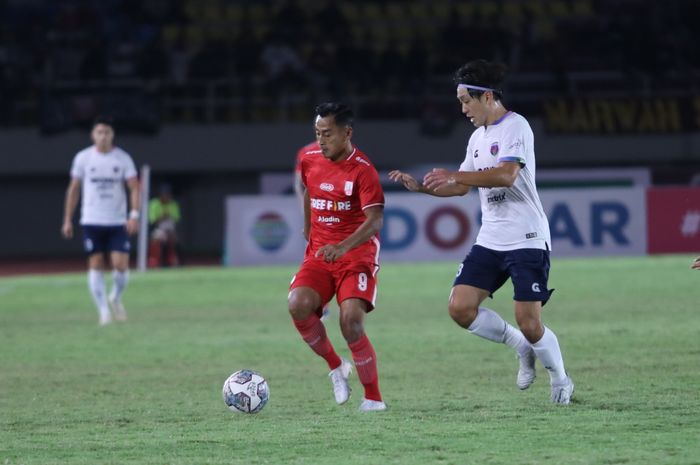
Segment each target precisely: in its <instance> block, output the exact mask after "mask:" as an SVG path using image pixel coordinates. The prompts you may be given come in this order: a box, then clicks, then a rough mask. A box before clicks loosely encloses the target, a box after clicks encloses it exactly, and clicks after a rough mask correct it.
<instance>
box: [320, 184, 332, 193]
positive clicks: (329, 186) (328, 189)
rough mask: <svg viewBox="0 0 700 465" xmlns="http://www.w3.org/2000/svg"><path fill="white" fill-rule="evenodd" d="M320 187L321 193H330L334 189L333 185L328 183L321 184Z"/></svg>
mask: <svg viewBox="0 0 700 465" xmlns="http://www.w3.org/2000/svg"><path fill="white" fill-rule="evenodd" d="M320 187H321V190H322V191H326V192H331V191H332V190H333V189H334V186H333V184H331V183H329V182H322V183H321V186H320Z"/></svg>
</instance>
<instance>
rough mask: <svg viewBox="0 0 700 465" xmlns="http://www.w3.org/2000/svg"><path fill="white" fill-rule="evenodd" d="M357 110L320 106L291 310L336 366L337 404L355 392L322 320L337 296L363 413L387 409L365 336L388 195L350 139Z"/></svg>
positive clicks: (304, 175) (306, 166)
mask: <svg viewBox="0 0 700 465" xmlns="http://www.w3.org/2000/svg"><path fill="white" fill-rule="evenodd" d="M352 122H353V113H352V110H351V109H350V108H349V107H348V106H346V105H344V104H341V103H324V104H321V105H319V106H318V107H317V108H316V122H315V128H316V140H317V141H318V143H319V146H320V148H321V151H322V153H323V156H322V157H304V158H303V159H302V160H301V167H300V168H301V180H302V182H303V183H304V186H305V187H306V192H305V193H304V235H305V236H306V238H307V239H308V241H309V244H308V245H307V247H306V254H305V256H304V261H303V262H302V264H301V268H300V269H299V271H298V272H297V274H296V275H295V276H294V278H293V279H292V284H291V285H290V293H289V313H290V314H291V316H292V320H293V321H294V326H296V328H297V330H298V331H299V333H300V334H301V336H302V338H303V339H304V341H306V343H307V344H309V346H310V347H311V349H312V350H313V351H314V352H316V354H318V355H319V356H320V357H322V358H323V359H325V361H326V362H327V363H328V367H329V368H330V370H331V372H330V375H329V376H330V378H331V382H332V383H333V393H334V395H335V401H336V402H337V403H338V404H344V403H345V402H347V400H348V398H349V397H350V386H349V385H348V376H349V375H350V372H351V371H352V365H351V364H350V362H349V361H347V360H344V359H341V358H340V357H339V356H338V354H337V353H336V352H335V349H334V348H333V345H332V344H331V341H330V339H328V336H327V335H326V329H325V326H324V325H323V323H322V322H321V320H320V318H319V317H320V316H321V310H322V308H323V306H324V305H325V304H326V303H327V302H328V301H330V300H331V298H332V297H333V295H334V294H335V296H336V300H337V301H338V305H339V307H340V329H341V332H342V333H343V337H344V338H345V340H346V341H347V343H348V347H349V348H350V351H351V352H352V358H353V360H354V362H355V367H356V368H357V374H358V376H359V378H360V382H361V383H362V385H363V386H364V389H365V397H364V399H363V401H362V403H361V405H360V410H361V411H377V410H386V405H385V404H384V402H383V401H382V397H381V394H380V392H379V380H378V376H377V356H376V354H375V352H374V348H373V347H372V344H371V343H370V341H369V339H368V338H367V335H365V332H364V327H363V321H364V316H365V313H368V312H370V311H372V310H373V309H374V303H375V298H376V294H377V290H376V279H375V275H376V273H377V270H378V269H379V237H378V235H379V231H380V230H381V228H382V225H383V222H384V193H383V192H382V187H381V184H380V183H379V175H378V174H377V171H376V170H375V169H374V166H372V164H371V163H370V162H369V160H368V159H367V157H366V156H365V154H363V153H362V152H360V151H359V150H358V149H357V148H356V147H354V146H353V145H352V141H351V138H352Z"/></svg>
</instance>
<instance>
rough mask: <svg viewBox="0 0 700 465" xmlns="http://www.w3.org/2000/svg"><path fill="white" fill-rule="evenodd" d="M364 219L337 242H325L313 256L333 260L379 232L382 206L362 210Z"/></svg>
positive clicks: (382, 221)
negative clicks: (350, 232) (351, 231)
mask: <svg viewBox="0 0 700 465" xmlns="http://www.w3.org/2000/svg"><path fill="white" fill-rule="evenodd" d="M364 213H365V217H366V219H365V221H364V222H363V223H362V224H361V225H360V226H358V228H357V229H356V230H355V232H353V233H352V234H350V235H349V236H348V237H346V238H345V239H344V240H343V241H342V242H340V243H339V244H326V245H324V246H323V247H321V248H319V249H318V250H317V251H316V254H315V256H316V257H320V256H322V257H323V259H324V260H325V261H327V262H334V261H336V260H337V259H339V258H340V257H342V256H343V255H345V254H346V253H347V252H348V251H349V250H352V249H354V248H355V247H357V246H358V245H360V244H364V243H365V242H367V241H368V240H369V239H370V238H371V237H372V236H375V235H376V234H379V231H381V230H382V226H384V207H383V206H376V207H369V208H366V209H365V210H364Z"/></svg>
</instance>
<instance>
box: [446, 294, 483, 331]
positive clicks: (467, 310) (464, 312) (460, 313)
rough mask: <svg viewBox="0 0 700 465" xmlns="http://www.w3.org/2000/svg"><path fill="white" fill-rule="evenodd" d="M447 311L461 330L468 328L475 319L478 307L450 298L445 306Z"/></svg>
mask: <svg viewBox="0 0 700 465" xmlns="http://www.w3.org/2000/svg"><path fill="white" fill-rule="evenodd" d="M447 310H448V311H449V313H450V317H451V318H452V320H454V322H455V323H457V324H458V325H460V326H461V327H463V328H469V326H471V324H472V322H473V321H474V319H475V318H476V314H477V312H478V311H479V307H478V305H473V304H470V303H469V302H465V301H462V300H460V299H456V298H451V299H450V302H449V304H448V305H447Z"/></svg>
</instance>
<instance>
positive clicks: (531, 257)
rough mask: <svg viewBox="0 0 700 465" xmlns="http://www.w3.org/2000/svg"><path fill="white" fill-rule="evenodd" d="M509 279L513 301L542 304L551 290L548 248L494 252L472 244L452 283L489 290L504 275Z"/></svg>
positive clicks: (498, 284)
mask: <svg viewBox="0 0 700 465" xmlns="http://www.w3.org/2000/svg"><path fill="white" fill-rule="evenodd" d="M509 277H510V279H511V280H512V281H513V289H514V291H515V292H514V295H513V300H517V301H519V302H538V301H539V302H542V305H544V304H546V303H547V301H548V300H549V297H550V296H551V295H552V292H554V289H552V290H549V289H547V279H548V278H549V250H542V249H517V250H508V251H503V252H501V251H498V250H491V249H487V248H486V247H482V246H480V245H474V246H473V247H472V249H471V250H470V251H469V253H468V254H467V256H466V257H465V259H464V261H463V262H462V264H461V265H459V270H458V271H457V277H456V278H455V281H454V284H453V286H456V285H457V284H467V285H469V286H474V287H478V288H479V289H484V290H487V291H489V294H491V296H493V293H494V292H496V291H497V290H498V289H500V287H501V286H503V284H505V282H506V281H507V280H508V278H509Z"/></svg>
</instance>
